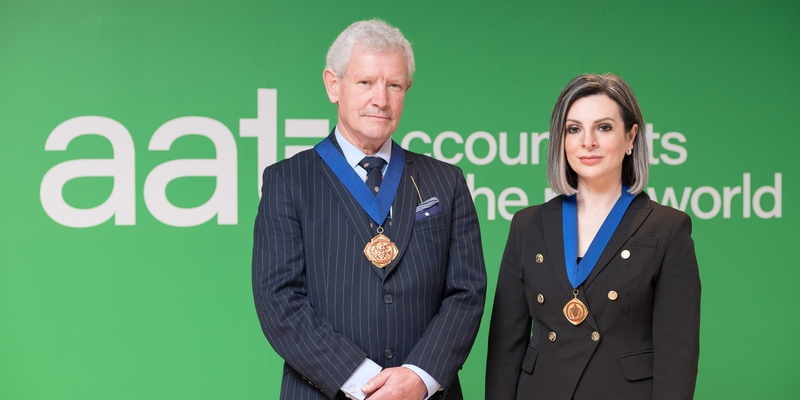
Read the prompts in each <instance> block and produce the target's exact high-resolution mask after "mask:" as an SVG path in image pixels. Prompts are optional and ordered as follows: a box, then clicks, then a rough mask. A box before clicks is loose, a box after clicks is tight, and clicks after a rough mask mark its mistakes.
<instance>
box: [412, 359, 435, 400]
mask: <svg viewBox="0 0 800 400" xmlns="http://www.w3.org/2000/svg"><path fill="white" fill-rule="evenodd" d="M403 367H406V368H408V369H410V370H412V371H414V372H415V373H416V374H417V375H419V377H420V379H422V382H423V383H425V386H426V387H427V388H428V394H427V395H426V396H425V399H424V400H427V399H428V398H429V397H431V396H433V395H434V394H435V393H436V392H437V391H439V390H441V389H442V385H440V384H439V382H436V379H433V377H432V376H430V375H429V374H428V373H427V372H425V371H424V370H423V369H422V368H420V367H418V366H416V365H413V364H403Z"/></svg>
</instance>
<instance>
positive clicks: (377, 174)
mask: <svg viewBox="0 0 800 400" xmlns="http://www.w3.org/2000/svg"><path fill="white" fill-rule="evenodd" d="M358 165H360V166H361V168H364V169H365V170H367V187H368V188H369V191H370V192H372V195H373V196H377V195H378V190H379V189H380V187H381V181H383V172H382V171H383V166H384V165H386V160H384V159H382V158H380V157H371V156H367V157H364V159H362V160H361V162H359V163H358Z"/></svg>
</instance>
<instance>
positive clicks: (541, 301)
mask: <svg viewBox="0 0 800 400" xmlns="http://www.w3.org/2000/svg"><path fill="white" fill-rule="evenodd" d="M536 301H538V302H539V304H544V296H542V294H541V293H539V295H537V296H536Z"/></svg>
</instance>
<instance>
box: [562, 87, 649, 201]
mask: <svg viewBox="0 0 800 400" xmlns="http://www.w3.org/2000/svg"><path fill="white" fill-rule="evenodd" d="M596 94H604V95H606V96H608V97H609V98H611V100H614V102H615V103H617V106H618V107H619V114H620V116H621V117H622V120H623V123H624V125H625V133H629V132H630V131H631V128H633V125H634V124H636V125H638V126H639V132H638V133H637V134H636V138H635V139H634V140H633V151H632V154H631V155H629V156H628V155H626V156H625V158H623V160H622V183H624V184H625V185H628V187H629V188H630V189H629V192H630V193H631V194H639V193H640V192H641V191H642V190H644V188H645V185H647V173H648V168H649V160H648V151H647V138H646V137H645V133H644V128H645V126H644V119H643V118H642V110H640V109H639V102H638V101H637V100H636V96H635V95H634V94H633V90H631V88H630V86H628V83H627V82H625V80H624V79H622V78H621V77H619V76H617V75H614V74H611V73H609V74H605V75H597V74H585V75H580V76H578V77H576V78H575V79H573V80H571V81H570V82H569V83H568V84H567V86H566V87H565V88H564V90H562V91H561V95H559V96H558V100H557V101H556V105H555V107H554V108H553V116H552V118H551V119H550V140H549V141H548V151H547V180H548V182H549V183H550V187H551V188H552V189H553V191H554V192H556V193H559V194H565V195H567V196H570V195H573V194H575V193H577V192H578V176H577V174H576V173H575V171H574V170H573V169H572V167H570V166H569V163H567V160H566V156H565V154H564V136H565V132H566V121H567V112H569V109H570V107H572V104H573V103H575V101H576V100H578V99H580V98H582V97H587V96H592V95H596Z"/></svg>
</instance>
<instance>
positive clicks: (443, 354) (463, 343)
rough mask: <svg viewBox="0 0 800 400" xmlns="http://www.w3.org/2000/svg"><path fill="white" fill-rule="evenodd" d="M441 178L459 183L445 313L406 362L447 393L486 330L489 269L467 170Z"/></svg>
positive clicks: (450, 171) (445, 173)
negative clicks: (481, 328)
mask: <svg viewBox="0 0 800 400" xmlns="http://www.w3.org/2000/svg"><path fill="white" fill-rule="evenodd" d="M440 177H441V178H442V179H451V180H452V181H453V182H455V183H454V185H455V188H454V196H453V203H452V208H451V209H452V220H451V224H450V249H449V257H448V264H447V273H446V283H445V288H444V293H443V294H442V296H443V298H442V301H441V306H440V307H439V312H438V313H437V314H436V316H435V317H434V318H433V319H432V321H431V322H430V324H429V325H428V327H427V329H426V330H425V333H424V334H423V336H422V338H421V339H420V340H419V341H418V342H417V344H416V345H415V346H414V348H413V349H412V350H411V352H410V353H409V355H408V357H407V358H406V360H405V361H404V362H405V363H407V364H413V365H416V366H418V367H420V368H422V369H423V370H424V371H425V372H427V373H428V374H430V375H431V376H432V377H434V379H436V380H437V381H438V382H439V384H440V385H442V387H443V388H445V390H446V389H447V388H448V387H449V386H450V384H451V383H452V382H453V381H454V380H455V378H456V375H457V373H458V370H459V369H460V368H461V366H462V365H463V364H464V361H465V360H466V358H467V355H468V354H469V351H470V349H471V348H472V344H473V343H474V341H475V336H476V335H477V332H478V328H479V326H480V321H481V316H482V315H483V306H484V303H485V297H486V269H485V266H484V261H483V250H482V248H481V236H480V226H479V224H478V216H477V214H476V212H475V205H474V204H473V202H472V196H471V194H470V192H469V188H468V187H467V183H466V181H465V180H464V176H463V174H462V173H461V169H460V168H449V169H447V170H444V171H441V174H440ZM405 257H408V255H406V256H405ZM431 268H434V266H431Z"/></svg>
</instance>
